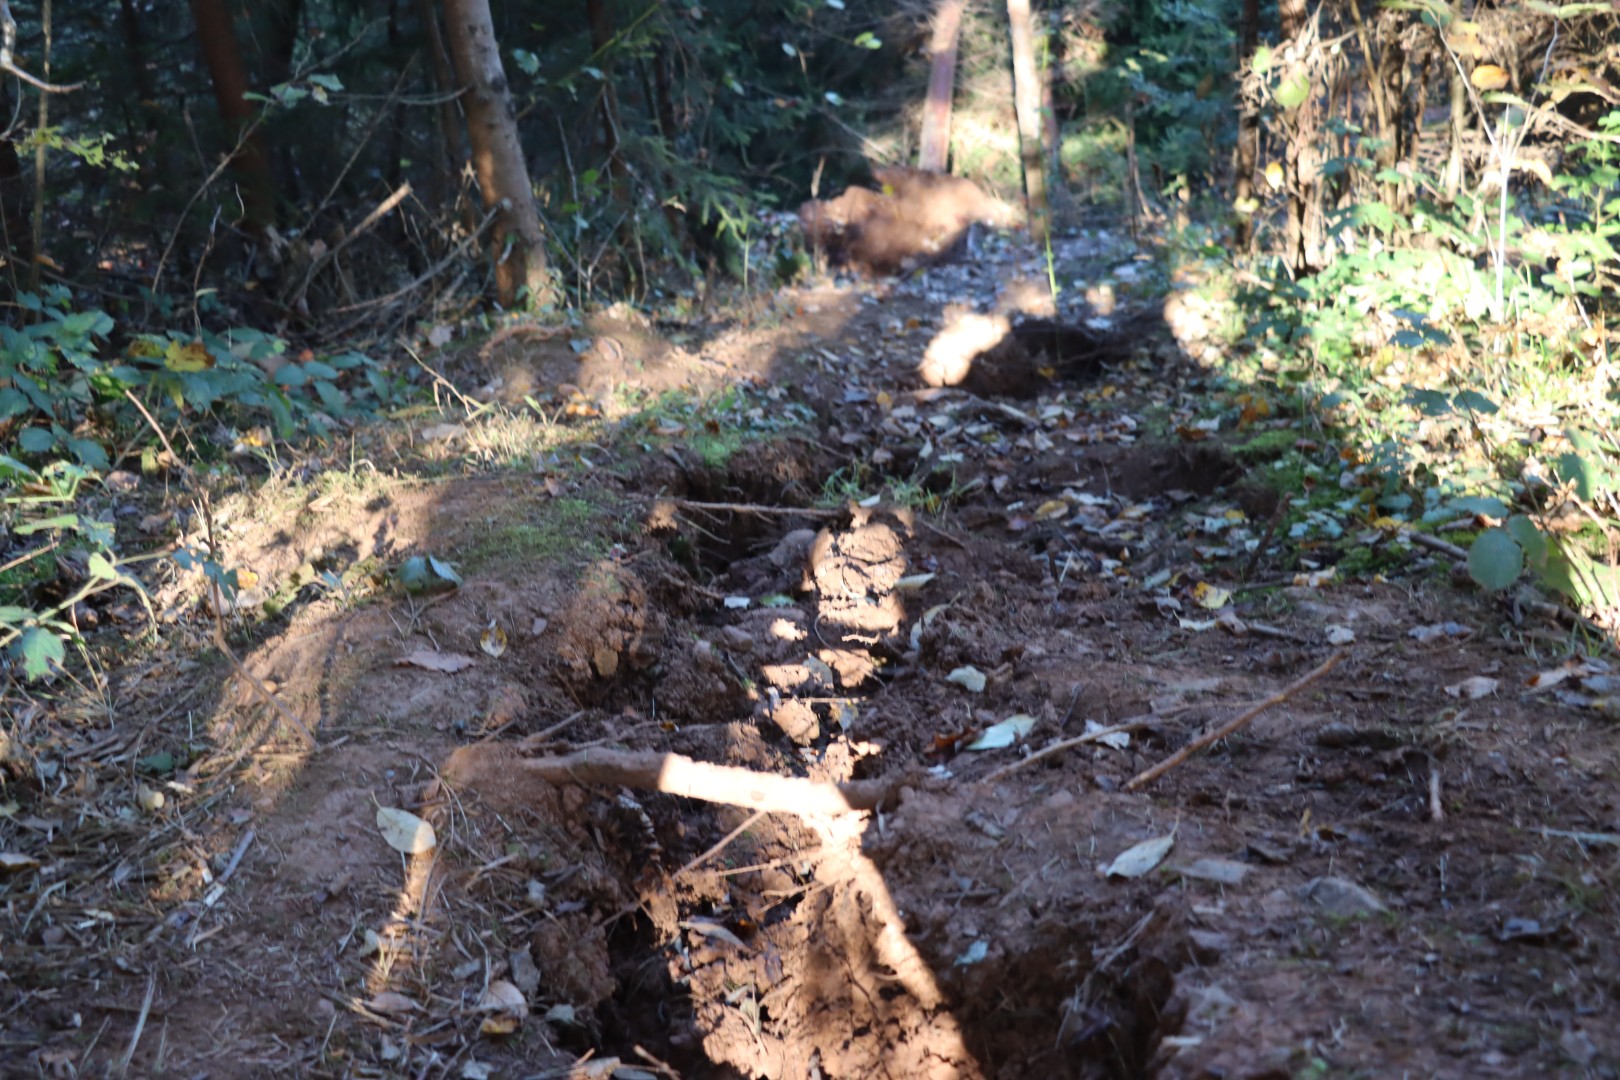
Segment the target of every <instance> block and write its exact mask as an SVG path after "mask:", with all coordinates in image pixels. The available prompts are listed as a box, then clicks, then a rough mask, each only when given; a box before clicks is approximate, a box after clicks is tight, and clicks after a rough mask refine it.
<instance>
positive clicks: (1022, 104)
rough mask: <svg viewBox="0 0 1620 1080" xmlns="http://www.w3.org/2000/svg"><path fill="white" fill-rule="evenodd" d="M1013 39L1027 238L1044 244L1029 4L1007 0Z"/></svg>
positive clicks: (1042, 162) (1037, 86)
mask: <svg viewBox="0 0 1620 1080" xmlns="http://www.w3.org/2000/svg"><path fill="white" fill-rule="evenodd" d="M1007 22H1008V26H1009V29H1010V30H1011V36H1012V60H1013V106H1014V108H1016V109H1017V111H1018V145H1019V157H1020V158H1021V159H1022V161H1023V165H1024V195H1025V198H1026V199H1027V201H1028V203H1029V234H1030V236H1032V237H1034V238H1035V240H1036V241H1037V242H1040V243H1045V241H1046V236H1047V228H1048V221H1047V208H1046V153H1045V151H1044V150H1043V149H1042V147H1041V80H1040V75H1039V73H1038V72H1037V71H1036V68H1035V30H1034V26H1033V20H1032V19H1031V18H1030V13H1029V0H1007Z"/></svg>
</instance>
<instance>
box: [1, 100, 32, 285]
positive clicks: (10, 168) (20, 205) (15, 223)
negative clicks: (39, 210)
mask: <svg viewBox="0 0 1620 1080" xmlns="http://www.w3.org/2000/svg"><path fill="white" fill-rule="evenodd" d="M11 85H12V81H11V80H10V79H0V116H10V115H11ZM28 221H29V213H28V185H27V184H26V183H25V182H24V180H23V172H22V159H21V158H20V157H19V155H18V154H17V144H16V143H15V142H13V141H12V140H11V139H9V138H4V137H0V257H4V259H5V280H6V282H7V283H8V284H10V285H11V288H12V292H13V293H15V292H16V291H17V289H18V287H20V286H22V285H24V284H26V282H25V281H19V280H18V278H17V268H18V267H19V266H21V267H23V268H25V269H26V268H27V267H29V266H31V265H32V264H33V262H34V245H33V240H32V235H31V233H30V231H29V224H28Z"/></svg>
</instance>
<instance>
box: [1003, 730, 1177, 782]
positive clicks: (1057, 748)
mask: <svg viewBox="0 0 1620 1080" xmlns="http://www.w3.org/2000/svg"><path fill="white" fill-rule="evenodd" d="M1164 719H1165V718H1164V717H1163V716H1160V715H1153V716H1136V717H1132V718H1131V719H1129V720H1122V721H1120V722H1119V723H1117V724H1112V725H1110V726H1108V727H1105V728H1098V729H1097V730H1096V731H1088V732H1086V733H1085V734H1084V735H1076V736H1075V737H1074V738H1072V739H1064V740H1063V741H1062V742H1055V743H1053V744H1052V745H1051V746H1046V747H1042V748H1041V749H1039V750H1037V751H1035V752H1034V753H1033V754H1031V755H1029V756H1028V757H1026V758H1019V759H1018V760H1017V761H1014V762H1012V763H1011V764H1008V765H1003V766H1002V767H1001V768H999V769H996V770H995V771H994V772H991V773H989V774H988V775H986V776H985V778H984V779H983V780H981V781H979V782H980V783H981V784H988V783H990V782H991V781H992V780H1000V779H1001V778H1002V777H1003V776H1006V775H1007V774H1008V773H1010V772H1012V771H1013V770H1015V769H1022V768H1023V767H1024V766H1025V765H1032V764H1034V763H1035V762H1037V761H1039V760H1041V759H1042V758H1045V757H1051V756H1052V755H1053V754H1056V753H1059V752H1061V751H1063V750H1069V749H1072V748H1074V747H1076V746H1084V745H1085V744H1086V743H1094V742H1102V741H1103V740H1104V739H1106V738H1108V736H1110V735H1118V734H1120V733H1121V732H1128V731H1141V730H1142V729H1143V728H1151V727H1158V726H1159V725H1160V724H1161V723H1163V722H1164Z"/></svg>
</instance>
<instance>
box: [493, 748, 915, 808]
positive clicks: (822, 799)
mask: <svg viewBox="0 0 1620 1080" xmlns="http://www.w3.org/2000/svg"><path fill="white" fill-rule="evenodd" d="M518 765H519V767H520V768H522V769H524V770H526V771H528V772H530V773H533V774H534V775H536V776H538V777H540V778H541V779H543V780H545V781H547V782H548V783H552V784H603V785H608V786H613V785H618V786H622V787H629V788H636V789H638V790H640V791H662V792H667V793H668V794H670V795H684V796H685V797H686V798H689V799H701V800H703V801H704V802H712V803H724V804H725V805H727V806H745V807H748V808H749V809H751V810H773V811H787V812H791V813H795V814H801V815H811V814H843V813H848V812H849V811H851V810H875V809H877V807H879V806H881V805H882V804H883V803H884V802H885V801H886V800H887V799H888V798H889V796H890V795H891V794H892V793H893V792H894V791H895V790H896V789H897V783H898V782H897V781H892V780H851V781H849V782H848V783H843V784H832V783H827V782H825V781H818V780H803V779H800V778H798V777H792V776H773V775H771V774H769V773H757V772H754V771H753V770H751V769H739V768H735V767H733V766H730V765H710V764H708V763H707V762H702V761H693V760H692V759H691V758H689V757H683V756H682V755H680V754H660V753H657V752H649V751H634V750H581V751H579V752H578V753H574V754H568V755H566V756H564V757H551V758H526V759H522V760H520V761H519V762H518Z"/></svg>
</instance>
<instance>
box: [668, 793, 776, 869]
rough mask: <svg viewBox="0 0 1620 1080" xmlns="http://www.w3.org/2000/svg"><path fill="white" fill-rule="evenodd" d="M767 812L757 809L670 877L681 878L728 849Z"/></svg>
mask: <svg viewBox="0 0 1620 1080" xmlns="http://www.w3.org/2000/svg"><path fill="white" fill-rule="evenodd" d="M766 813H767V811H764V810H755V811H754V812H753V813H752V814H750V815H748V820H746V821H744V822H743V823H742V824H741V825H739V826H737V827H736V828H735V829H732V830H731V831H730V832H728V833H726V835H725V836H722V837H721V838H720V842H719V843H717V844H715V845H714V846H713V847H711V848H710V849H709V850H708V851H705V852H704V853H703V854H701V855H698V856H696V857H694V858H693V859H692V860H691V861H690V862H688V863H687V864H686V865H685V866H683V867H681V868H680V869H679V870H677V871H675V873H674V874H672V875H670V879H671V880H674V879H675V878H679V877H682V876H684V875H686V874H690V873H691V872H692V871H693V870H695V869H697V868H698V867H699V866H702V865H703V864H704V863H706V862H708V861H709V860H710V859H712V858H714V857H715V856H716V855H718V854H720V853H721V852H722V851H724V850H726V848H727V846H728V845H730V843H731V842H732V841H733V840H735V839H737V837H739V836H741V835H742V834H743V833H745V832H747V831H748V830H749V829H752V828H753V827H754V826H755V825H758V824H759V822H760V819H761V818H763V817H764V816H765V814H766Z"/></svg>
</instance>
